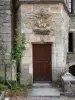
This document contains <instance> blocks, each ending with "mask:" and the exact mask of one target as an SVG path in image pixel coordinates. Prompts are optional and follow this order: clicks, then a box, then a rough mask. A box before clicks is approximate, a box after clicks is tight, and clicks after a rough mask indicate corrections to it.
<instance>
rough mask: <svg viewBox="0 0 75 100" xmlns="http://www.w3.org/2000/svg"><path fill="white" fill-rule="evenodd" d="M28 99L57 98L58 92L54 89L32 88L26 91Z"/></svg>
mask: <svg viewBox="0 0 75 100" xmlns="http://www.w3.org/2000/svg"><path fill="white" fill-rule="evenodd" d="M28 96H29V97H59V96H60V91H59V90H58V89H56V88H32V89H29V90H28Z"/></svg>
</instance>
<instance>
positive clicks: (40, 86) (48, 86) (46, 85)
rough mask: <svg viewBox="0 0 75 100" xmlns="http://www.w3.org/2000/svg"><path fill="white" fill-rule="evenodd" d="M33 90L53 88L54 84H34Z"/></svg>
mask: <svg viewBox="0 0 75 100" xmlns="http://www.w3.org/2000/svg"><path fill="white" fill-rule="evenodd" d="M32 87H33V88H51V87H52V84H50V83H34V84H33V86H32Z"/></svg>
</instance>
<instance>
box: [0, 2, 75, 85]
mask: <svg viewBox="0 0 75 100" xmlns="http://www.w3.org/2000/svg"><path fill="white" fill-rule="evenodd" d="M16 1H17V2H15V6H13V5H14V3H13V0H0V13H1V14H0V34H1V35H2V36H3V41H4V44H5V46H6V48H7V53H6V55H7V56H6V58H7V60H11V59H12V57H11V52H12V48H13V34H14V32H15V31H14V30H15V27H14V25H15V24H16V26H17V30H19V31H20V33H21V34H22V33H23V34H24V35H25V50H24V51H23V56H22V59H21V67H20V71H21V76H20V82H21V84H25V85H27V84H32V83H33V81H34V77H35V76H34V67H35V66H34V60H33V59H34V52H33V47H34V45H36V47H37V45H45V46H46V45H51V49H50V50H51V54H50V55H51V56H50V57H51V58H50V59H51V61H50V68H51V74H49V75H51V80H50V81H51V82H53V81H60V78H61V75H63V74H64V73H65V72H66V71H69V67H70V66H72V65H75V62H74V60H75V54H74V51H75V50H74V49H75V42H74V41H75V39H74V38H75V35H74V33H75V24H74V22H75V16H74V13H75V8H74V4H75V3H74V0H72V1H73V2H72V3H73V14H69V12H68V9H67V5H68V4H65V3H67V2H68V1H69V0H44V1H43V0H39V1H38V0H16ZM14 7H15V9H14V10H13V8H14ZM15 11H16V12H15ZM15 21H16V23H15ZM69 26H70V27H69ZM69 32H70V33H73V39H71V40H73V45H72V46H73V52H68V48H69V39H68V37H69ZM37 51H38V50H37ZM43 52H44V51H43ZM37 53H38V52H37ZM47 53H48V52H47ZM40 57H41V56H39V58H40ZM36 65H37V64H36ZM44 68H45V67H44ZM37 70H38V69H37ZM12 71H13V72H16V69H14V70H13V69H12ZM12 71H11V66H10V67H9V68H8V69H7V77H8V80H11V77H10V76H11V73H12ZM46 72H47V71H46ZM8 74H9V75H8ZM3 75H5V74H4V72H2V69H0V76H3ZM3 77H5V76H3ZM13 79H14V78H13Z"/></svg>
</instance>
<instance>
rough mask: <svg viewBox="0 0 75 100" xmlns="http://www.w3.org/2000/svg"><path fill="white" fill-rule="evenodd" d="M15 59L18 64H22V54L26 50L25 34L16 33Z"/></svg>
mask: <svg viewBox="0 0 75 100" xmlns="http://www.w3.org/2000/svg"><path fill="white" fill-rule="evenodd" d="M14 40H15V42H14V53H15V54H14V58H15V60H16V62H17V64H18V63H19V62H20V60H21V57H22V52H23V50H24V48H25V35H24V33H20V32H18V31H17V32H16V35H15V36H14Z"/></svg>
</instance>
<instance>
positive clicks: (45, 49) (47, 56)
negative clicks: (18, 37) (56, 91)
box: [33, 44, 52, 82]
mask: <svg viewBox="0 0 75 100" xmlns="http://www.w3.org/2000/svg"><path fill="white" fill-rule="evenodd" d="M51 80H52V69H51V44H33V81H34V82H38V81H40V82H50V81H51Z"/></svg>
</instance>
